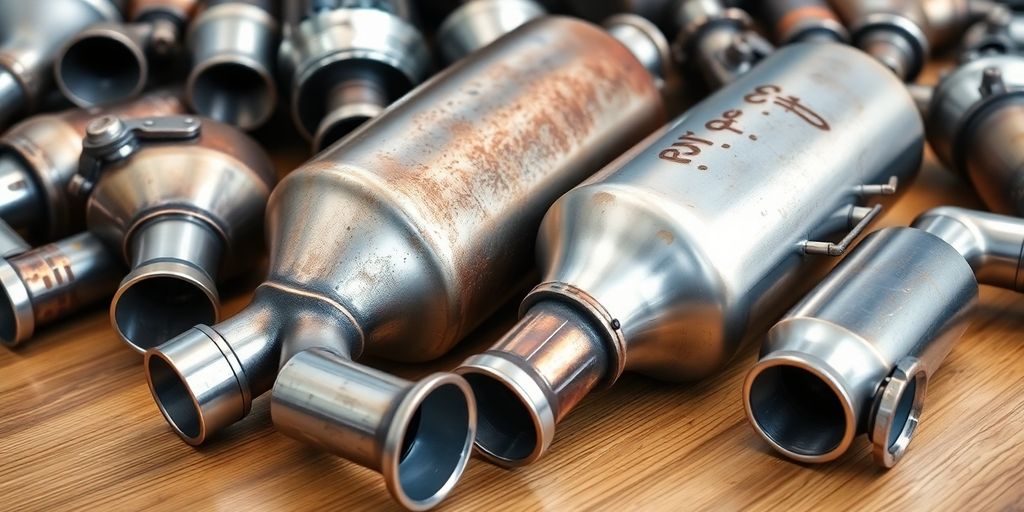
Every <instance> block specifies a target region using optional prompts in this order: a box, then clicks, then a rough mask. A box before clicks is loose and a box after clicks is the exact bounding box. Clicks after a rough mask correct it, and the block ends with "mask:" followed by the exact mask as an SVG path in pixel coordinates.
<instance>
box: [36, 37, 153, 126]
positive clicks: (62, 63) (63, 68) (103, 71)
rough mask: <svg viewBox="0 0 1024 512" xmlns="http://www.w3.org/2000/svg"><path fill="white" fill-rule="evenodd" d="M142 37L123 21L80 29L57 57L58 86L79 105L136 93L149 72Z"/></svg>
mask: <svg viewBox="0 0 1024 512" xmlns="http://www.w3.org/2000/svg"><path fill="white" fill-rule="evenodd" d="M143 37H144V34H139V33H137V32H133V31H130V30H126V29H125V28H124V27H123V26H121V25H103V26H95V25H94V26H92V27H89V28H88V29H86V30H84V31H82V32H80V33H79V34H78V35H77V36H75V39H74V40H72V41H71V42H70V43H69V44H68V45H67V46H66V47H65V49H64V51H63V52H62V53H61V55H60V56H59V57H58V59H57V61H56V64H55V66H54V68H55V69H54V71H55V76H56V79H57V87H59V88H60V90H61V92H62V93H63V94H64V97H66V98H67V99H69V100H70V101H71V102H72V103H74V104H75V105H78V106H80V107H90V106H93V105H103V104H106V103H111V102H114V101H118V100H124V99H130V98H132V97H134V96H137V95H138V94H140V93H141V92H142V90H143V88H145V86H146V76H147V75H148V74H149V61H148V60H147V59H146V54H145V50H144V49H143V46H142V44H143V41H141V39H142V38H143Z"/></svg>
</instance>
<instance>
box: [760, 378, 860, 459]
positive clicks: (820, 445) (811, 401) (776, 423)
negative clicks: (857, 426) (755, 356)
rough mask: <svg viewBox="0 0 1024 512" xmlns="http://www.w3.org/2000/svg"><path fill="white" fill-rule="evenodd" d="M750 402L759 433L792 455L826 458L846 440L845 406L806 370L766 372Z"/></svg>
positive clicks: (821, 381) (830, 389)
mask: <svg viewBox="0 0 1024 512" xmlns="http://www.w3.org/2000/svg"><path fill="white" fill-rule="evenodd" d="M747 400H749V406H750V412H751V415H752V416H753V419H754V422H755V423H756V424H757V427H758V429H760V430H761V432H763V433H764V434H765V435H766V436H767V437H768V438H769V439H771V441H772V442H774V443H775V444H777V445H778V446H779V447H781V448H782V449H784V450H787V451H789V452H792V453H796V454H799V455H805V456H822V455H825V454H828V453H830V452H832V451H834V450H835V449H836V448H838V447H839V445H840V444H841V443H842V441H843V438H844V437H845V436H846V426H847V421H846V413H845V410H844V408H843V405H842V402H841V401H840V399H839V397H838V396H836V393H835V391H834V390H833V389H832V388H831V387H830V386H829V385H828V383H827V382H825V381H824V380H822V378H821V377H819V376H818V375H815V374H814V373H811V372H810V371H808V370H806V369H803V368H799V367H796V366H788V365H779V366H771V367H768V368H764V369H763V370H761V372H760V373H759V374H757V376H756V377H755V379H754V381H753V382H752V383H751V385H750V391H749V396H748V397H747Z"/></svg>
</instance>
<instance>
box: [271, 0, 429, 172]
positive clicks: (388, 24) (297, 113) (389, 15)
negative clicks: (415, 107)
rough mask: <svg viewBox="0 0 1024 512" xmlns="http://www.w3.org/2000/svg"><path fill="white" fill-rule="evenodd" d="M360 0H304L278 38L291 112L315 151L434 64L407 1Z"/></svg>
mask: <svg viewBox="0 0 1024 512" xmlns="http://www.w3.org/2000/svg"><path fill="white" fill-rule="evenodd" d="M355 5H356V6H355V7H353V6H351V4H346V3H342V4H341V6H338V7H330V8H323V9H316V8H315V6H314V5H308V6H305V9H304V10H303V11H301V12H300V13H298V14H297V15H298V16H299V17H300V19H299V20H297V23H296V25H295V26H292V27H289V31H288V32H289V34H288V37H287V38H285V41H284V43H283V44H282V45H281V60H282V62H283V63H285V66H286V67H287V68H288V70H287V73H286V74H287V75H288V76H289V77H290V79H291V84H292V97H291V109H292V118H293V119H294V121H295V126H296V127H297V128H298V130H299V132H301V133H302V135H303V136H305V137H306V138H307V139H309V140H310V141H312V143H313V150H314V152H320V151H322V150H323V149H324V148H326V147H327V146H330V145H331V144H333V143H334V142H335V141H337V140H340V139H341V138H343V137H344V136H345V135H347V134H348V133H349V132H351V131H352V130H354V129H355V128H356V127H358V126H359V125H361V124H362V123H364V122H366V121H367V120H369V119H373V118H374V117H377V116H378V115H379V114H380V113H381V112H382V111H383V110H384V109H385V108H386V107H387V106H388V105H390V104H391V102H393V101H395V100H396V99H398V98H399V97H401V96H402V95H404V94H405V93H407V92H408V91H409V90H410V89H412V88H413V87H415V86H416V85H417V84H419V83H420V82H422V81H423V80H424V79H426V78H427V76H428V75H429V73H430V71H431V68H432V66H433V64H432V62H431V58H430V53H429V51H428V47H427V42H426V40H425V39H424V38H423V35H422V34H421V33H420V30H419V29H418V28H416V26H415V25H413V24H412V21H411V18H412V11H411V6H410V4H409V3H408V1H407V0H384V1H379V2H372V3H368V4H359V3H356V4H355Z"/></svg>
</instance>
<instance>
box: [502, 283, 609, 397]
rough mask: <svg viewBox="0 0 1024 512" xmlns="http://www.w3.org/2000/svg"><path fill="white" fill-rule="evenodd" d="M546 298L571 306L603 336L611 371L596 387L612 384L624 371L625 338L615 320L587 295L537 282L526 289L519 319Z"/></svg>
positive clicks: (571, 287) (558, 284)
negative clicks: (585, 316) (587, 318)
mask: <svg viewBox="0 0 1024 512" xmlns="http://www.w3.org/2000/svg"><path fill="white" fill-rule="evenodd" d="M549 299H552V300H557V301H559V302H561V303H564V304H567V305H569V306H571V307H574V308H575V309H577V310H578V311H580V312H582V313H584V314H585V315H587V316H588V317H590V318H591V319H593V320H595V322H594V324H595V327H597V329H598V331H600V332H601V333H602V334H603V335H604V336H602V338H603V339H604V341H605V347H606V348H607V349H608V356H609V358H610V359H611V364H610V365H609V368H610V370H611V371H610V372H609V373H608V374H607V375H605V377H604V378H603V379H602V382H601V383H600V384H599V385H598V387H599V388H602V389H603V388H608V387H610V386H611V385H612V384H615V381H617V380H618V379H619V376H621V375H622V373H623V372H625V371H626V336H625V334H623V332H622V325H621V323H620V322H619V320H618V319H617V318H615V317H614V316H613V315H612V314H611V313H610V312H608V310H607V309H605V307H604V306H603V305H601V303H600V302H599V301H598V300H597V299H596V298H594V297H593V296H591V295H590V294H588V293H587V292H585V291H583V290H581V289H579V288H577V287H575V286H573V285H571V284H568V283H562V282H558V281H548V282H545V283H541V284H538V285H537V286H535V287H534V288H533V289H532V290H530V293H528V294H527V295H526V297H525V298H523V302H522V303H521V304H520V306H519V317H520V318H522V317H523V316H524V315H526V313H527V312H528V311H529V310H530V308H531V307H533V305H535V304H537V303H538V302H541V301H544V300H549Z"/></svg>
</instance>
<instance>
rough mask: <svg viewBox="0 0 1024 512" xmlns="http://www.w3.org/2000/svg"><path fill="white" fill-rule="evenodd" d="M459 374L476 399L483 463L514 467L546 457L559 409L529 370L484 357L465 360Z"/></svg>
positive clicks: (478, 442)
mask: <svg viewBox="0 0 1024 512" xmlns="http://www.w3.org/2000/svg"><path fill="white" fill-rule="evenodd" d="M455 372H456V373H458V374H459V375H461V376H462V377H463V378H464V379H466V381H467V382H468V383H469V385H470V387H471V388H472V389H473V396H475V397H476V406H477V411H478V415H479V421H478V425H477V436H476V448H477V450H478V451H479V453H480V454H481V455H483V457H484V458H486V459H487V460H488V461H490V462H492V463H494V464H497V465H499V466H502V467H506V468H512V467H518V466H524V465H526V464H529V463H531V462H533V461H535V460H537V459H539V458H540V457H541V456H542V455H543V454H544V453H545V452H547V450H548V447H549V446H551V441H552V440H553V438H554V434H555V411H556V410H557V409H556V404H554V403H553V399H552V398H550V397H549V394H548V393H547V392H545V390H544V387H542V386H541V384H540V383H541V382H542V380H541V379H540V377H539V376H535V375H534V372H533V371H532V370H531V369H529V368H525V367H523V366H521V365H520V364H519V363H517V362H516V361H514V360H512V359H509V358H505V357H502V356H501V355H500V354H499V353H484V354H479V355H475V356H472V357H470V358H469V359H466V361H465V362H464V363H462V365H461V366H459V367H458V368H456V370H455Z"/></svg>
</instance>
